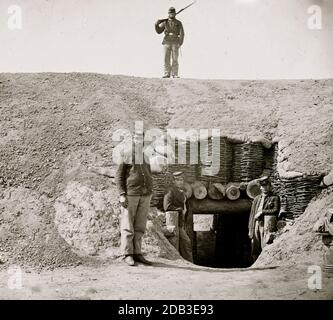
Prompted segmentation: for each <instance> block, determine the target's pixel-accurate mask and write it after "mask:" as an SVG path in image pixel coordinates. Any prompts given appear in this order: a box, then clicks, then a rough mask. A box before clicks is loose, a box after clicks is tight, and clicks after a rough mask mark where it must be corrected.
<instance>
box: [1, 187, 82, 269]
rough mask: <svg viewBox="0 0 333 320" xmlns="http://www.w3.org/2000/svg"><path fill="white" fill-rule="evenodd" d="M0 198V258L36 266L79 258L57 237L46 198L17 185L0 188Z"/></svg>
mask: <svg viewBox="0 0 333 320" xmlns="http://www.w3.org/2000/svg"><path fill="white" fill-rule="evenodd" d="M1 194H2V198H1V200H0V208H1V215H0V257H1V260H2V261H3V262H7V263H8V264H19V265H32V266H34V267H38V268H44V267H49V268H55V267H62V266H76V265H78V264H81V263H82V261H83V259H81V258H80V257H78V256H77V255H76V254H75V253H73V252H72V250H71V248H70V247H69V246H68V245H67V244H66V242H65V241H64V240H63V239H62V238H61V237H60V236H59V234H58V232H57V230H56V229H55V228H54V224H53V219H52V216H51V215H50V211H52V209H51V208H50V206H51V203H50V201H49V200H48V199H47V198H45V197H43V196H41V195H40V194H38V193H37V192H35V191H32V190H29V189H26V188H22V187H18V188H13V187H12V188H8V189H7V190H5V191H3V193H1Z"/></svg>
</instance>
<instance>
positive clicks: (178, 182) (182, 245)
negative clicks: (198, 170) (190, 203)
mask: <svg viewBox="0 0 333 320" xmlns="http://www.w3.org/2000/svg"><path fill="white" fill-rule="evenodd" d="M183 186H184V178H183V174H182V172H180V171H178V172H174V173H173V184H172V185H171V187H170V188H169V189H168V190H167V192H166V194H165V195H164V199H163V207H164V211H165V212H168V211H178V214H179V215H178V227H179V253H180V255H181V256H182V257H183V258H184V259H186V260H188V261H190V262H193V254H192V243H191V239H190V238H189V236H188V235H187V233H186V231H185V229H184V227H185V223H186V217H187V216H186V213H187V210H186V209H187V208H186V200H187V199H186V195H185V192H184V190H183Z"/></svg>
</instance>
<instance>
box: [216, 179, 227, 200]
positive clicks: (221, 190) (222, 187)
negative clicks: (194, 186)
mask: <svg viewBox="0 0 333 320" xmlns="http://www.w3.org/2000/svg"><path fill="white" fill-rule="evenodd" d="M214 186H215V188H216V189H217V190H218V191H219V192H220V193H221V194H222V195H223V197H225V186H224V185H223V184H222V183H218V182H217V183H214Z"/></svg>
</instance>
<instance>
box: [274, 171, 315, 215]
mask: <svg viewBox="0 0 333 320" xmlns="http://www.w3.org/2000/svg"><path fill="white" fill-rule="evenodd" d="M320 181H321V176H317V175H315V176H306V177H299V178H292V179H282V178H281V179H280V180H279V182H278V189H279V196H280V198H281V206H282V208H283V209H284V211H285V213H284V216H285V217H286V218H289V219H295V218H297V217H299V216H300V215H301V214H302V213H303V212H304V211H305V209H306V207H307V206H308V204H309V202H310V201H311V199H312V198H313V197H314V196H316V195H317V193H318V192H319V191H320V188H319V184H320Z"/></svg>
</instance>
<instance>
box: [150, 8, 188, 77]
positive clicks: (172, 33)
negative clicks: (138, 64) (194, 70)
mask: <svg viewBox="0 0 333 320" xmlns="http://www.w3.org/2000/svg"><path fill="white" fill-rule="evenodd" d="M168 14H169V18H168V19H160V20H158V21H157V22H156V23H155V30H156V32H157V33H158V34H160V33H162V32H163V31H164V34H165V36H164V39H163V42H162V44H163V45H164V76H163V78H170V76H172V77H173V78H179V77H178V55H179V48H180V47H181V46H182V45H183V42H184V28H183V24H182V23H181V22H180V21H179V20H177V19H176V9H175V8H173V7H171V8H170V9H169V12H168Z"/></svg>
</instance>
